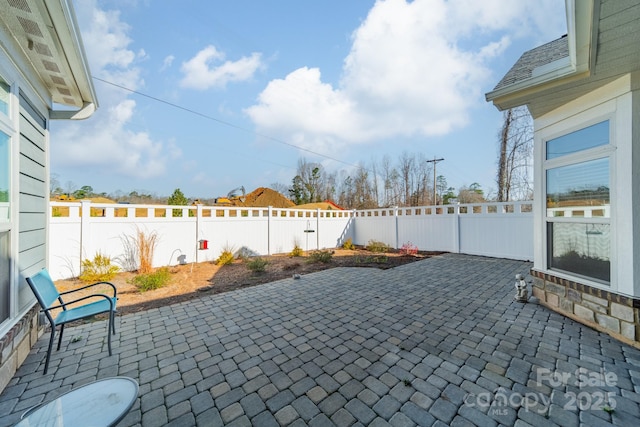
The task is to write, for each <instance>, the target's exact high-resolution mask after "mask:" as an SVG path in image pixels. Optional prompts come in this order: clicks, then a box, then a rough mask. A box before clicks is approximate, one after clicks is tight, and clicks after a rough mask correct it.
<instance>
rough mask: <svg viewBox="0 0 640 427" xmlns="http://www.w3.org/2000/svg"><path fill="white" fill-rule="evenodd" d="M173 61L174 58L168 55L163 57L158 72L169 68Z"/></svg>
mask: <svg viewBox="0 0 640 427" xmlns="http://www.w3.org/2000/svg"><path fill="white" fill-rule="evenodd" d="M175 59H176V57H175V56H173V55H169V56H167V57H165V58H164V60H163V61H162V67H160V71H164V70H166V69H167V68H170V67H171V65H172V64H173V61H174V60H175Z"/></svg>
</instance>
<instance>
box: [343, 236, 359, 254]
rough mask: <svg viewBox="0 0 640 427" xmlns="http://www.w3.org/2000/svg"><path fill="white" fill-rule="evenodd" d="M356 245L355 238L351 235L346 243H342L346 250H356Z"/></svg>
mask: <svg viewBox="0 0 640 427" xmlns="http://www.w3.org/2000/svg"><path fill="white" fill-rule="evenodd" d="M355 248H356V247H355V245H354V244H353V240H351V237H349V238H348V239H347V240H345V241H344V243H343V244H342V249H346V250H349V251H351V250H354V249H355Z"/></svg>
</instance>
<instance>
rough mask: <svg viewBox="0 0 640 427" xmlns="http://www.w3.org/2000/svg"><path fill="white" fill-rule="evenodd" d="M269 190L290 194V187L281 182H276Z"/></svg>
mask: <svg viewBox="0 0 640 427" xmlns="http://www.w3.org/2000/svg"><path fill="white" fill-rule="evenodd" d="M269 188H271V189H272V190H273V191H277V192H278V193H280V194H285V195H286V194H289V187H287V185H286V184H283V183H281V182H274V183H272V184H271V185H270V186H269Z"/></svg>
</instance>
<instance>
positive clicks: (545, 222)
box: [540, 113, 616, 290]
mask: <svg viewBox="0 0 640 427" xmlns="http://www.w3.org/2000/svg"><path fill="white" fill-rule="evenodd" d="M567 121H568V120H563V121H560V122H558V123H556V124H555V125H554V126H553V127H554V128H556V126H561V125H562V124H564V123H567ZM604 121H608V122H609V141H608V143H607V144H604V145H599V146H596V147H592V148H587V149H584V150H580V151H577V152H574V153H570V154H566V155H562V156H559V157H553V158H551V159H547V143H548V142H549V141H551V140H554V139H557V138H560V137H563V136H565V135H569V134H571V133H573V132H576V131H580V130H582V129H585V128H588V127H590V126H593V125H595V124H598V123H601V122H604ZM615 135H616V120H615V115H614V114H613V113H608V114H604V115H598V116H597V117H591V119H590V120H587V121H582V122H579V123H576V125H574V126H570V127H567V128H564V129H562V131H559V132H555V133H550V134H547V135H544V136H543V137H542V138H541V142H542V144H541V145H542V147H541V148H542V150H541V155H542V162H541V163H542V166H541V176H540V178H541V187H540V188H541V192H542V206H541V209H542V229H541V232H542V233H541V238H542V248H541V249H542V251H543V258H542V262H543V265H544V269H545V270H546V271H548V272H550V273H552V274H553V275H556V276H558V277H561V278H567V279H569V280H576V279H577V280H579V281H580V282H581V283H585V284H589V285H593V286H596V287H600V288H604V289H608V290H614V289H616V285H615V284H616V280H615V268H614V259H615V252H616V245H615V236H616V232H615V220H614V213H615V205H616V199H615V194H616V191H615V189H616V179H615V177H616V173H615V171H616V157H615V153H616V141H615ZM600 159H606V160H607V161H608V164H609V170H608V174H609V212H610V213H609V216H603V217H593V216H592V217H585V216H580V217H573V216H572V217H565V216H551V215H549V212H548V207H547V194H548V193H547V173H548V171H549V170H551V169H556V168H559V167H563V166H570V165H576V164H580V163H584V162H589V161H593V160H600ZM553 223H565V224H567V223H568V224H606V225H608V226H609V281H608V282H606V281H604V280H600V279H597V278H595V277H591V276H586V275H581V274H579V273H575V272H571V271H567V270H561V269H558V268H553V267H551V265H550V264H551V262H550V259H551V257H552V254H551V253H550V251H551V250H552V248H551V244H550V242H549V234H550V233H549V232H548V230H549V225H550V224H553Z"/></svg>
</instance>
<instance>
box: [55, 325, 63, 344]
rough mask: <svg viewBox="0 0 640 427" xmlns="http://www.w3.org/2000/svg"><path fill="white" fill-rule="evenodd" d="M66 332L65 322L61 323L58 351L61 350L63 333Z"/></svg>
mask: <svg viewBox="0 0 640 427" xmlns="http://www.w3.org/2000/svg"><path fill="white" fill-rule="evenodd" d="M63 333H64V323H63V324H62V325H60V336H59V337H58V348H56V351H60V344H62V334H63Z"/></svg>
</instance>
